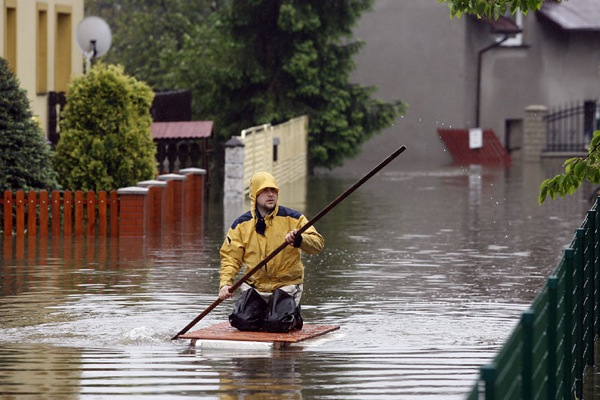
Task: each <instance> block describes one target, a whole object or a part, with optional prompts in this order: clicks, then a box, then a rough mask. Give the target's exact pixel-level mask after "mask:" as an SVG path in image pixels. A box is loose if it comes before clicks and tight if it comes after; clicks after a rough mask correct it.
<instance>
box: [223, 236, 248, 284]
mask: <svg viewBox="0 0 600 400" xmlns="http://www.w3.org/2000/svg"><path fill="white" fill-rule="evenodd" d="M220 255H221V275H220V278H219V288H222V287H223V286H226V285H227V286H231V285H233V280H234V279H235V277H236V276H237V274H238V272H239V271H240V269H241V268H242V265H243V260H244V245H243V243H242V241H241V240H240V239H239V232H238V231H237V230H234V229H229V232H227V236H226V237H225V240H224V241H223V245H222V246H221V250H220Z"/></svg>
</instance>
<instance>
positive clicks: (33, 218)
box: [27, 190, 37, 237]
mask: <svg viewBox="0 0 600 400" xmlns="http://www.w3.org/2000/svg"><path fill="white" fill-rule="evenodd" d="M36 228H37V193H36V192H35V191H33V190H30V191H29V192H28V193H27V237H36V236H37V229H36Z"/></svg>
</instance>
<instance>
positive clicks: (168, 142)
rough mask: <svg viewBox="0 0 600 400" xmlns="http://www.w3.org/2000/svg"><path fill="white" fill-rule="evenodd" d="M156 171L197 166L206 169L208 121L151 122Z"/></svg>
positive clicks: (210, 125)
mask: <svg viewBox="0 0 600 400" xmlns="http://www.w3.org/2000/svg"><path fill="white" fill-rule="evenodd" d="M152 139H153V140H154V142H155V143H156V147H157V154H156V160H157V162H158V172H159V174H162V173H167V172H176V171H178V170H180V169H182V168H190V167H197V168H203V169H205V170H206V171H208V162H209V156H210V154H211V152H212V146H211V141H212V139H213V122H212V121H174V122H154V123H152Z"/></svg>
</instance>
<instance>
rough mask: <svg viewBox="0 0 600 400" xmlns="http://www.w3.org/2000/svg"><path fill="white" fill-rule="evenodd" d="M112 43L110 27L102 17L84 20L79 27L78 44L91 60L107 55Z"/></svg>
mask: <svg viewBox="0 0 600 400" xmlns="http://www.w3.org/2000/svg"><path fill="white" fill-rule="evenodd" d="M111 42H112V34H111V32H110V27H109V26H108V24H107V23H106V21H104V20H103V19H102V18H100V17H94V16H92V17H87V18H84V19H83V20H82V21H81V22H80V23H79V25H78V26H77V44H78V45H79V48H80V49H81V51H82V52H83V53H84V54H85V55H86V57H88V58H89V59H93V58H96V57H101V56H103V55H104V54H106V52H107V51H108V49H110V44H111Z"/></svg>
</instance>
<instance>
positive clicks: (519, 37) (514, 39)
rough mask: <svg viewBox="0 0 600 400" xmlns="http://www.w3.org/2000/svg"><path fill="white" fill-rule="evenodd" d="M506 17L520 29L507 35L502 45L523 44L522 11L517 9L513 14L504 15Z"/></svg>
mask: <svg viewBox="0 0 600 400" xmlns="http://www.w3.org/2000/svg"><path fill="white" fill-rule="evenodd" d="M505 17H506V18H508V19H510V20H511V21H512V22H513V23H514V24H515V25H516V26H518V27H519V28H520V29H521V32H519V33H517V34H515V35H513V36H511V37H509V38H508V39H506V40H505V41H504V42H503V43H502V46H507V47H510V46H522V45H523V13H522V12H521V11H517V12H516V13H514V14H512V15H511V14H507V15H505Z"/></svg>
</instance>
